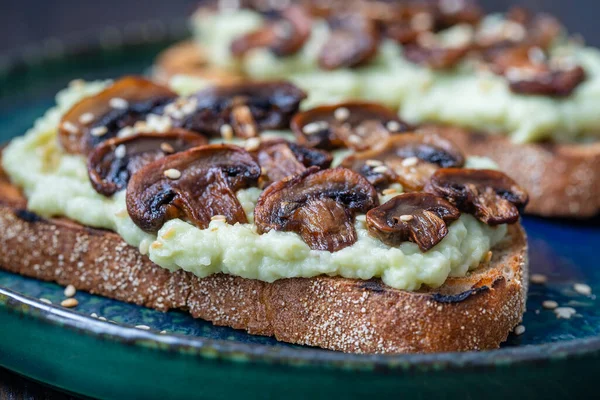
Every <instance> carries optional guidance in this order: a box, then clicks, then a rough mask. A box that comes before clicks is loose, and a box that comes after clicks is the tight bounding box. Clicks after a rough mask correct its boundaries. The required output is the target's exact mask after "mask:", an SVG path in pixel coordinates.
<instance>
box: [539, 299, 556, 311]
mask: <svg viewBox="0 0 600 400" xmlns="http://www.w3.org/2000/svg"><path fill="white" fill-rule="evenodd" d="M542 307H544V308H546V309H548V310H554V309H555V308H556V307H558V303H557V302H556V301H554V300H544V301H543V302H542Z"/></svg>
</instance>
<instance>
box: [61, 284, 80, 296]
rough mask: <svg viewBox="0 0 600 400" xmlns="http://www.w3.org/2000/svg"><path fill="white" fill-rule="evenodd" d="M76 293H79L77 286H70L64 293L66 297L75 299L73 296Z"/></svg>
mask: <svg viewBox="0 0 600 400" xmlns="http://www.w3.org/2000/svg"><path fill="white" fill-rule="evenodd" d="M75 293H77V289H75V286H73V285H68V286H67V287H66V288H65V292H64V294H65V297H73V296H75Z"/></svg>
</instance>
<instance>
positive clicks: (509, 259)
mask: <svg viewBox="0 0 600 400" xmlns="http://www.w3.org/2000/svg"><path fill="white" fill-rule="evenodd" d="M0 248H2V249H3V250H2V251H1V252H0V266H1V267H0V268H3V269H5V270H7V271H10V272H14V273H18V274H22V275H25V276H29V277H33V278H37V279H41V280H45V281H52V282H57V283H59V284H61V285H68V284H72V285H74V286H75V287H76V288H77V289H78V290H81V291H87V292H90V293H93V294H98V295H102V296H106V297H110V298H114V299H117V300H121V301H126V302H130V303H135V304H139V305H143V306H146V307H151V308H155V309H158V310H162V311H167V310H169V309H184V310H188V311H189V312H190V313H191V315H192V316H193V317H195V318H202V319H204V320H208V321H212V322H213V323H214V324H216V325H224V326H229V327H232V328H236V329H244V330H247V331H248V332H249V333H251V334H257V335H266V336H275V337H276V338H277V339H278V340H281V341H285V342H290V343H297V344H305V345H310V346H318V347H323V348H327V349H332V350H338V351H344V352H351V353H408V352H444V351H465V350H483V349H493V348H497V347H498V346H499V345H500V343H501V342H503V341H504V340H506V338H507V336H508V334H509V333H510V331H511V330H512V329H513V328H514V327H515V326H516V325H517V324H518V323H519V322H520V321H521V318H522V315H523V312H524V309H525V299H526V292H527V266H528V258H527V242H526V237H525V233H524V231H523V229H522V228H521V226H520V225H519V224H516V225H512V226H511V227H510V228H509V236H508V238H507V240H505V241H503V242H502V243H501V244H500V245H499V246H496V248H494V249H493V257H492V260H491V261H490V263H488V264H486V265H482V266H481V267H480V268H478V269H477V270H476V271H474V272H473V273H472V274H470V275H469V276H468V277H466V278H450V279H449V280H448V281H447V283H446V284H445V285H444V286H442V287H441V288H440V289H438V290H436V291H435V292H434V291H429V292H426V291H422V292H418V293H415V292H406V291H401V290H396V289H392V288H390V287H388V286H385V285H383V284H382V283H381V282H380V281H379V280H369V281H360V280H352V279H345V278H340V277H327V276H319V277H315V278H294V279H282V280H278V281H275V282H274V283H266V282H261V281H258V280H251V279H244V278H240V277H234V276H229V275H224V274H216V275H212V276H209V277H206V278H202V279H200V278H198V277H196V276H194V275H192V274H191V273H187V272H184V271H177V272H174V273H171V272H169V271H167V270H165V269H163V268H160V267H158V266H156V265H155V264H153V263H152V262H151V261H150V260H149V259H148V258H147V257H146V256H142V255H141V254H140V253H139V251H138V250H137V249H136V248H133V247H130V246H128V245H127V244H126V243H125V242H123V240H122V239H121V238H120V237H119V236H118V235H116V234H114V233H112V232H108V231H104V230H98V229H92V228H88V227H84V226H82V225H79V224H76V223H74V222H72V221H69V220H65V219H43V218H40V217H38V216H37V215H35V214H33V213H31V212H29V211H27V210H26V202H25V200H24V199H23V197H22V196H21V194H20V193H19V190H18V189H17V188H15V187H14V186H12V185H10V184H9V183H8V182H7V181H6V178H5V177H4V178H1V179H0Z"/></svg>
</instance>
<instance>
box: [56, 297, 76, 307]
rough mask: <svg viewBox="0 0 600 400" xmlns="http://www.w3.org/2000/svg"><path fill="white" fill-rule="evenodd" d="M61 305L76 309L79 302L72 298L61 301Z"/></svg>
mask: <svg viewBox="0 0 600 400" xmlns="http://www.w3.org/2000/svg"><path fill="white" fill-rule="evenodd" d="M60 305H61V306H62V307H65V308H74V307H77V306H78V305H79V302H78V301H77V299H73V298H70V299H65V300H63V301H61V302H60Z"/></svg>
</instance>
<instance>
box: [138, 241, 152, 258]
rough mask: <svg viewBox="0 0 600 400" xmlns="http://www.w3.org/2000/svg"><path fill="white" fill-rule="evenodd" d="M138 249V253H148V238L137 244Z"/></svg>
mask: <svg viewBox="0 0 600 400" xmlns="http://www.w3.org/2000/svg"><path fill="white" fill-rule="evenodd" d="M138 250H139V251H140V254H141V255H143V256H145V255H146V254H148V250H150V243H149V242H148V240H146V239H144V240H142V242H141V243H140V245H139V246H138Z"/></svg>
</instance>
